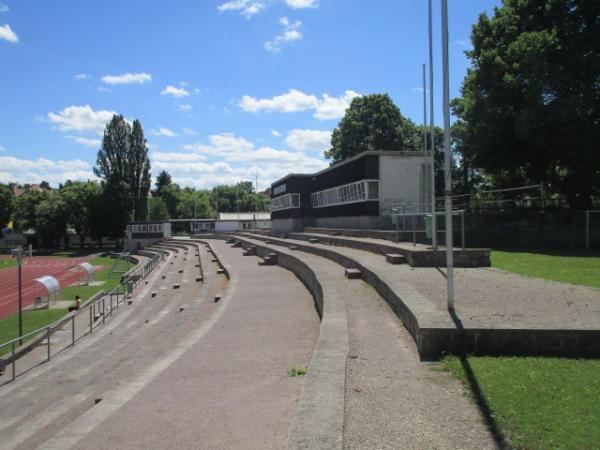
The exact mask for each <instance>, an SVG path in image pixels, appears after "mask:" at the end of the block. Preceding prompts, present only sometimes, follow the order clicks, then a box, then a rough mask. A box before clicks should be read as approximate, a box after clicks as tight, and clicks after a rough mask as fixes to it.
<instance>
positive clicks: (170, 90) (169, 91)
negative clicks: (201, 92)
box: [160, 86, 190, 98]
mask: <svg viewBox="0 0 600 450" xmlns="http://www.w3.org/2000/svg"><path fill="white" fill-rule="evenodd" d="M160 95H172V96H173V97H175V98H182V97H187V96H188V95H190V93H189V92H188V91H186V90H185V89H183V88H178V87H175V86H167V87H166V88H164V89H163V91H162V92H161V93H160Z"/></svg>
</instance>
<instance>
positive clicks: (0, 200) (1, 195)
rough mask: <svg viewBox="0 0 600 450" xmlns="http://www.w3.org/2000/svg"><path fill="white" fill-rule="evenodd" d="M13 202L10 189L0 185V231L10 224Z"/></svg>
mask: <svg viewBox="0 0 600 450" xmlns="http://www.w3.org/2000/svg"><path fill="white" fill-rule="evenodd" d="M13 202H14V195H13V192H12V189H10V187H8V186H6V185H4V184H0V231H1V230H2V229H3V228H4V227H6V225H8V222H10V216H11V214H12V211H13ZM0 235H1V233H0Z"/></svg>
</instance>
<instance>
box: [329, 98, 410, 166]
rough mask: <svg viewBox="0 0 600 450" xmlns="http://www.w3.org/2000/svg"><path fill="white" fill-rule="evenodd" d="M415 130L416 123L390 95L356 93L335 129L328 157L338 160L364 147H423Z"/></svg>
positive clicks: (370, 148)
mask: <svg viewBox="0 0 600 450" xmlns="http://www.w3.org/2000/svg"><path fill="white" fill-rule="evenodd" d="M415 133H416V129H415V125H414V123H413V122H412V121H411V120H410V119H407V118H405V117H404V116H402V114H401V113H400V109H398V107H397V106H396V105H395V104H394V102H393V101H392V99H391V98H390V97H389V95H387V94H372V95H365V96H364V97H356V98H355V99H353V100H352V103H351V104H350V107H349V108H348V109H347V110H346V114H345V115H344V117H343V118H342V120H341V121H340V123H339V124H338V126H337V128H336V129H335V130H333V133H332V135H331V149H330V150H328V151H326V152H325V157H326V158H331V159H333V161H334V162H336V161H341V160H343V159H346V158H349V157H351V156H353V155H356V154H358V153H361V152H364V151H371V150H398V151H407V150H419V149H417V148H415Z"/></svg>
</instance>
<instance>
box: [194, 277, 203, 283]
mask: <svg viewBox="0 0 600 450" xmlns="http://www.w3.org/2000/svg"><path fill="white" fill-rule="evenodd" d="M203 280H204V278H202V277H196V282H200V281H203Z"/></svg>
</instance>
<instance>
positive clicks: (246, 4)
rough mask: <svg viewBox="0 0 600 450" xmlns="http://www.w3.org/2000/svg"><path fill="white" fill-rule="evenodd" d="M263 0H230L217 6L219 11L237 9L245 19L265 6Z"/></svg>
mask: <svg viewBox="0 0 600 450" xmlns="http://www.w3.org/2000/svg"><path fill="white" fill-rule="evenodd" d="M266 6H267V5H266V3H265V2H264V1H258V0H231V1H229V2H225V3H222V4H220V5H219V6H217V9H218V10H219V11H220V12H224V11H239V13H240V14H241V15H242V16H244V17H245V18H246V19H250V18H251V17H252V16H253V15H255V14H258V13H259V12H261V11H262V10H263V9H265V7H266Z"/></svg>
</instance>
